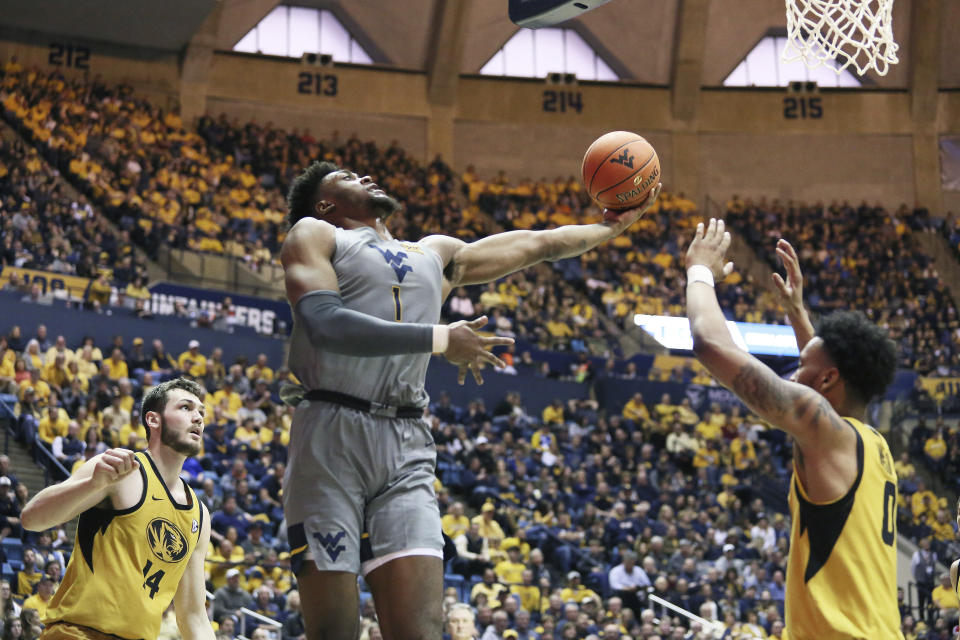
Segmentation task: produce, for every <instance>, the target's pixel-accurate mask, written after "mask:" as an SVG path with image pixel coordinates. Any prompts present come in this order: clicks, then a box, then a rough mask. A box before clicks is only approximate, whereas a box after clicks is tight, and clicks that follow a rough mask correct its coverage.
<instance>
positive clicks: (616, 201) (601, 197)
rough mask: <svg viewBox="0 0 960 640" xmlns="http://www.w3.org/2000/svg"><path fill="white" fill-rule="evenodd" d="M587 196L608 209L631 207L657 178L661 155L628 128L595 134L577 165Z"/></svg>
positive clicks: (654, 183)
mask: <svg viewBox="0 0 960 640" xmlns="http://www.w3.org/2000/svg"><path fill="white" fill-rule="evenodd" d="M580 171H581V173H582V174H583V184H584V186H585V187H586V188H587V193H589V194H590V197H591V198H593V199H594V200H596V201H597V203H599V204H600V206H603V207H606V208H607V209H630V208H631V207H636V206H639V205H640V204H641V203H643V201H644V200H646V199H647V195H648V194H649V193H650V191H651V190H652V189H653V188H654V187H656V186H657V183H658V182H660V158H658V157H657V152H656V150H655V149H654V148H653V147H652V146H650V143H649V142H647V141H646V140H644V139H643V138H642V137H640V136H638V135H637V134H635V133H630V132H629V131H611V132H610V133H607V134H605V135H602V136H600V137H599V138H597V139H596V140H595V141H594V143H593V144H591V145H590V148H589V149H587V153H586V154H584V156H583V165H582V166H581V168H580Z"/></svg>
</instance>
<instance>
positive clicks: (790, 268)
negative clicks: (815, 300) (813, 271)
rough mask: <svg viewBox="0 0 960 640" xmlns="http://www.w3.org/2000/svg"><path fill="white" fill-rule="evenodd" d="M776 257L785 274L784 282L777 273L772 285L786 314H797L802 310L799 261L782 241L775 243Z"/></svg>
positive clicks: (794, 253) (788, 244)
mask: <svg viewBox="0 0 960 640" xmlns="http://www.w3.org/2000/svg"><path fill="white" fill-rule="evenodd" d="M777 256H779V257H780V260H782V261H783V267H784V269H786V272H787V279H786V280H784V279H783V277H782V276H781V275H780V274H779V273H774V274H773V284H774V287H775V288H776V290H777V294H778V295H777V297H778V298H779V300H780V304H781V305H782V306H783V308H784V309H785V310H786V311H787V313H797V312H799V311H802V310H803V274H802V273H801V272H800V259H799V258H797V252H796V251H794V249H793V247H792V246H791V245H790V243H789V242H787V241H786V240H784V239H782V238H781V239H780V240H778V241H777Z"/></svg>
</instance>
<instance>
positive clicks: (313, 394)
mask: <svg viewBox="0 0 960 640" xmlns="http://www.w3.org/2000/svg"><path fill="white" fill-rule="evenodd" d="M659 192H660V187H659V185H658V186H657V188H656V189H655V190H654V192H653V193H652V194H651V195H650V197H649V199H648V200H647V201H646V202H645V203H644V205H643V206H642V207H640V208H637V209H632V210H629V211H624V212H621V213H618V214H616V215H613V214H610V215H608V216H605V221H604V222H602V223H598V224H585V225H569V226H563V227H558V228H556V229H550V230H545V231H510V232H507V233H500V234H496V235H492V236H489V237H486V238H483V239H481V240H478V241H476V242H472V243H467V242H464V241H462V240H459V239H457V238H453V237H450V236H444V235H435V236H429V237H426V238H423V239H421V240H418V241H404V240H398V239H395V238H394V237H393V236H392V235H391V234H390V232H389V231H388V229H387V225H386V222H385V220H386V219H387V218H388V217H389V216H390V214H392V213H393V212H395V211H397V210H398V209H399V207H400V205H399V203H398V202H397V201H396V200H395V199H393V198H392V197H390V196H389V195H388V194H386V193H385V192H384V191H383V189H381V188H379V187H378V186H377V185H376V184H375V183H374V182H373V180H372V179H371V178H370V177H369V176H362V177H361V176H358V175H357V174H356V173H354V172H352V171H349V170H347V169H342V168H340V167H337V166H336V165H334V164H332V163H329V162H316V163H314V164H312V165H311V166H310V167H308V168H307V169H306V170H305V171H304V172H303V173H302V174H301V175H300V176H298V177H297V178H296V180H295V181H294V183H293V185H292V186H291V188H290V193H289V196H288V205H289V209H290V211H289V220H290V223H291V224H292V228H291V229H290V232H289V233H288V234H287V237H286V239H285V241H284V244H283V248H282V250H281V254H280V258H281V261H282V263H283V266H284V270H285V282H286V289H287V298H288V300H289V302H290V306H291V307H292V308H293V310H294V327H293V335H292V337H291V347H290V356H289V365H290V370H291V371H292V372H293V373H294V375H296V376H297V378H298V379H299V380H300V381H301V382H302V383H303V385H304V387H305V393H301V394H299V395H297V394H288V393H284V394H283V395H284V396H285V400H287V401H289V402H290V403H291V404H294V405H295V406H296V413H295V414H294V419H293V426H292V429H291V437H290V460H289V464H288V466H287V474H286V478H285V480H284V496H283V498H284V513H285V515H286V520H287V527H288V540H289V543H290V548H291V550H290V552H291V560H292V566H293V569H294V571H295V572H296V574H297V580H298V582H299V585H300V595H301V598H302V600H303V618H304V623H305V626H306V632H307V633H306V635H307V637H308V638H309V639H310V640H318V639H321V638H322V639H324V640H354V638H356V637H357V635H358V632H359V629H358V620H357V615H356V611H357V606H358V604H357V599H358V596H357V574H359V573H363V575H364V576H365V579H366V582H367V584H368V585H369V586H370V589H371V591H372V592H373V598H374V602H375V603H376V608H377V617H378V618H379V620H380V624H381V629H382V630H383V636H384V638H387V640H414V639H418V640H421V639H422V640H440V637H441V635H442V631H443V630H442V611H441V603H442V601H443V597H442V596H443V594H442V589H443V567H442V557H443V554H442V550H443V547H444V545H443V540H442V536H441V526H440V514H439V510H438V507H437V499H436V496H435V494H434V490H433V482H434V465H435V463H436V447H435V446H434V442H433V438H432V437H431V435H430V427H429V426H428V425H427V424H426V423H425V422H424V421H423V420H422V419H421V418H422V416H423V408H424V407H425V406H426V404H427V399H428V398H427V393H426V391H425V390H424V379H425V376H426V370H427V365H428V363H429V361H430V355H431V354H432V353H436V354H443V355H444V356H445V357H446V358H447V360H449V361H450V362H452V363H454V364H456V365H458V367H459V369H460V371H459V381H460V382H461V383H462V382H463V380H464V379H465V377H466V375H467V373H468V371H472V372H473V375H474V377H475V378H476V379H477V382H478V383H479V382H480V374H479V369H480V368H481V367H482V366H483V365H484V364H490V365H497V366H501V367H502V366H503V363H502V362H501V361H500V359H499V358H497V357H496V356H494V355H493V354H492V353H490V351H489V349H490V348H491V347H493V346H496V345H505V344H510V343H512V342H513V340H511V339H509V338H501V337H492V338H484V337H481V336H480V335H478V334H477V333H476V331H477V330H479V329H481V328H482V327H484V326H486V324H487V321H486V318H479V319H477V320H474V321H472V322H465V321H461V322H456V323H453V324H451V325H442V324H439V320H440V307H441V306H442V304H443V300H444V299H445V298H446V297H447V295H448V294H449V293H450V291H451V290H452V289H453V288H456V287H458V286H461V285H468V284H481V283H485V282H492V281H494V280H497V279H499V278H502V277H504V276H506V275H508V274H511V273H513V272H515V271H519V270H521V269H524V268H527V267H530V266H533V265H535V264H538V263H540V262H544V261H554V260H561V259H564V258H572V257H574V256H578V255H580V254H582V253H584V252H585V251H589V250H590V249H592V248H593V247H595V246H597V245H598V244H600V243H601V242H604V241H606V240H609V239H611V238H613V237H615V236H616V235H618V234H619V233H621V232H622V231H623V230H625V229H626V228H627V227H629V226H630V225H631V224H632V223H633V222H634V221H636V220H637V219H638V218H639V217H640V216H641V215H642V214H643V213H644V212H645V211H646V210H647V208H649V206H650V205H652V204H653V202H654V201H655V200H656V198H657V195H658V194H659Z"/></svg>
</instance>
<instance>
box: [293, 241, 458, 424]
mask: <svg viewBox="0 0 960 640" xmlns="http://www.w3.org/2000/svg"><path fill="white" fill-rule="evenodd" d="M331 262H332V263H333V269H334V271H336V273H337V284H338V285H339V287H340V296H341V297H342V299H343V304H344V306H345V307H346V308H348V309H352V310H354V311H358V312H360V313H366V314H368V315H371V316H375V317H377V318H380V319H381V320H387V321H390V322H417V323H427V324H436V323H437V322H438V321H439V320H440V306H441V302H442V301H441V294H442V291H441V287H442V283H443V264H442V263H441V260H440V256H439V255H438V254H437V253H436V252H435V251H433V250H432V249H429V248H427V247H425V246H423V245H422V244H419V243H414V242H404V241H401V240H389V241H387V240H383V239H382V238H381V237H380V236H379V235H378V234H377V232H376V231H375V230H374V229H373V228H371V227H361V228H359V229H353V230H348V229H340V228H337V230H336V248H335V249H334V254H333V257H332V259H331ZM429 361H430V354H429V353H417V354H402V355H395V356H378V357H371V358H363V357H358V356H347V355H341V354H338V353H332V352H329V351H322V350H320V349H316V348H315V347H313V346H312V345H311V344H310V340H309V338H308V337H307V334H306V332H305V331H304V329H303V328H302V326H300V324H299V323H297V322H294V325H293V335H292V340H291V344H290V356H289V366H290V370H291V371H292V372H293V374H294V375H295V376H297V378H298V379H299V380H300V382H301V383H302V384H303V385H304V386H305V387H306V388H307V389H323V390H326V391H338V392H340V393H347V394H350V395H352V396H356V397H358V398H362V399H364V400H371V401H373V402H381V403H384V404H390V405H395V406H410V405H413V406H424V405H426V404H427V399H428V398H427V392H426V391H425V390H424V386H423V382H424V377H425V376H426V372H427V364H428V363H429Z"/></svg>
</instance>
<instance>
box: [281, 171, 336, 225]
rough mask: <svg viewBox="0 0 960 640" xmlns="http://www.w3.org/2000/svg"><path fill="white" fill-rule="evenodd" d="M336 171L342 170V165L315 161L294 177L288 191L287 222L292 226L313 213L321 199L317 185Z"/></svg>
mask: <svg viewBox="0 0 960 640" xmlns="http://www.w3.org/2000/svg"><path fill="white" fill-rule="evenodd" d="M334 171H340V167H338V166H337V165H335V164H334V163H332V162H314V163H313V164H311V165H310V166H309V167H307V168H306V170H304V172H303V173H301V174H300V175H298V176H297V177H296V178H294V179H293V183H292V184H291V185H290V190H289V191H288V192H287V209H288V211H287V222H289V223H290V226H291V227H292V226H293V225H295V224H296V223H297V222H299V221H300V219H301V218H308V217H310V216H312V215H313V212H314V210H315V209H316V206H317V202H318V201H319V200H320V195H319V194H318V193H317V187H319V186H320V183H321V182H322V181H323V179H324V178H325V177H326V176H327V175H329V174H331V173H333V172H334Z"/></svg>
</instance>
